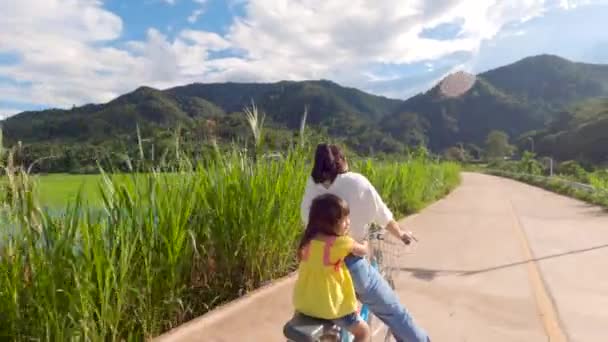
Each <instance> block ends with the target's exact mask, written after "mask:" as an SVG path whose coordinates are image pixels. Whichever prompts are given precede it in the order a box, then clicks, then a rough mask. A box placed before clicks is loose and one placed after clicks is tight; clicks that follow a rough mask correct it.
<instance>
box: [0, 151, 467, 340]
mask: <svg viewBox="0 0 608 342" xmlns="http://www.w3.org/2000/svg"><path fill="white" fill-rule="evenodd" d="M310 155H311V153H310V151H308V150H306V149H304V148H295V149H293V150H291V151H289V152H288V153H286V154H285V155H284V158H283V159H281V160H268V159H261V158H260V159H255V158H251V157H250V156H247V155H244V154H243V153H240V152H238V150H236V149H235V150H234V151H232V152H226V153H223V154H220V153H219V152H217V155H216V157H215V158H214V159H213V161H211V162H208V163H207V164H206V165H204V166H203V165H194V166H193V165H192V163H188V162H184V163H181V164H180V165H182V166H180V167H179V169H175V170H173V171H172V172H160V171H159V170H158V169H150V170H148V172H145V173H137V174H135V173H134V174H132V175H126V176H122V177H110V176H108V175H103V177H102V181H101V182H100V184H99V192H100V196H101V198H102V200H101V203H102V204H101V205H100V206H99V207H97V208H93V207H86V206H84V205H83V203H84V202H83V200H82V198H81V197H77V198H75V199H74V200H73V201H72V202H71V204H70V205H69V206H68V207H67V208H66V210H65V212H64V213H62V214H61V215H59V216H57V215H51V214H50V213H48V212H46V211H45V210H44V209H40V208H39V206H38V205H37V198H36V192H35V191H33V190H32V189H31V184H33V182H32V181H31V180H30V179H29V176H28V175H27V173H26V172H24V171H19V172H10V174H11V177H12V178H11V179H12V184H14V186H13V187H12V188H11V189H12V190H11V191H13V194H12V195H11V199H12V201H13V202H11V204H10V210H5V211H0V223H3V227H2V229H5V228H4V227H7V226H8V225H9V224H10V225H12V226H15V227H17V232H16V233H15V232H10V233H8V234H7V235H6V236H5V237H3V238H2V240H0V339H5V338H6V339H11V340H30V339H42V340H49V341H50V340H53V341H55V340H62V341H63V340H73V339H77V340H121V339H128V340H131V339H137V340H140V339H142V338H147V337H151V336H155V335H157V334H159V333H161V332H163V331H165V330H167V329H170V328H172V327H175V326H176V325H179V324H181V323H183V322H185V321H187V320H189V319H191V318H193V317H195V316H198V315H200V314H202V313H204V312H206V311H208V310H209V309H211V308H213V307H214V306H216V305H218V304H219V303H222V302H225V301H228V300H231V299H233V298H235V297H238V296H239V295H242V294H243V293H245V292H247V291H249V290H251V289H254V288H256V287H258V286H260V285H261V284H262V283H264V282H265V281H268V280H271V279H275V278H277V277H280V276H282V275H285V274H287V273H288V272H290V271H291V270H293V268H294V258H293V256H294V253H293V250H294V244H295V243H296V241H297V239H298V237H299V234H300V232H301V228H302V227H301V223H300V217H299V204H300V197H301V196H302V192H303V188H304V185H305V182H306V179H307V176H308V173H309V167H310V166H309V165H310V163H309V160H308V158H309V156H310ZM354 168H360V170H358V171H362V172H363V173H365V174H367V175H368V176H369V177H370V179H371V180H372V182H373V183H374V184H376V185H377V186H378V188H379V189H380V191H381V193H382V195H383V196H384V197H385V198H386V199H387V201H388V203H389V205H390V206H391V207H392V208H393V209H394V210H395V211H396V213H409V212H412V211H415V210H418V209H420V208H421V207H422V206H423V205H424V204H425V203H428V202H430V201H432V200H433V199H435V198H437V197H438V196H441V195H443V194H445V193H446V191H448V190H449V189H451V188H452V187H453V186H454V185H455V184H456V183H457V180H458V169H457V167H456V166H454V165H452V164H440V163H437V162H433V161H429V160H427V159H421V158H417V159H414V160H411V161H409V162H406V163H401V164H399V163H392V164H377V163H373V162H371V161H368V162H365V164H359V165H355V167H354ZM1 235H2V234H0V236H1Z"/></svg>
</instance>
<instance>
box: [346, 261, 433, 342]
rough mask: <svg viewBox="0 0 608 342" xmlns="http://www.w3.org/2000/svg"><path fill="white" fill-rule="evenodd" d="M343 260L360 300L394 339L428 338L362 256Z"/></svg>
mask: <svg viewBox="0 0 608 342" xmlns="http://www.w3.org/2000/svg"><path fill="white" fill-rule="evenodd" d="M344 262H345V263H346V266H347V267H348V270H349V271H350V275H351V277H352V278H353V283H354V284H355V292H356V293H357V296H358V297H359V301H361V303H363V304H366V305H367V306H368V307H369V310H370V311H371V312H373V313H374V315H375V316H376V317H378V318H379V319H380V320H382V321H383V322H384V324H386V325H387V326H388V327H389V328H390V329H391V331H392V332H393V335H394V336H395V339H396V340H397V341H403V342H429V341H430V339H429V337H428V335H427V334H426V332H425V331H424V330H422V328H420V327H419V326H418V325H416V322H414V319H413V318H412V316H411V315H410V313H409V312H408V311H407V309H406V308H405V307H404V306H403V305H401V303H400V302H399V298H398V297H397V294H396V293H395V291H393V289H391V287H390V286H389V284H388V283H387V282H386V280H385V279H384V278H383V277H382V276H381V275H380V273H378V270H376V269H375V268H373V267H372V265H371V264H370V263H369V262H368V261H367V260H366V259H365V258H362V257H358V256H354V255H349V256H347V257H346V259H345V260H344Z"/></svg>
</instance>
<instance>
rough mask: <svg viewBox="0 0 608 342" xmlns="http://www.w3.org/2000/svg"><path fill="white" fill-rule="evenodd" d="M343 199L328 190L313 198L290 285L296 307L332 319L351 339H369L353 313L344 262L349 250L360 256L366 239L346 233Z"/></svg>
mask: <svg viewBox="0 0 608 342" xmlns="http://www.w3.org/2000/svg"><path fill="white" fill-rule="evenodd" d="M348 215H349V209H348V205H347V203H346V201H344V200H343V199H341V198H340V197H338V196H336V195H332V194H325V195H321V196H319V197H317V198H315V199H314V200H313V201H312V204H311V206H310V213H309V221H308V226H307V227H306V231H305V232H304V235H303V237H302V240H301V241H300V245H299V248H298V258H299V260H300V265H299V268H298V279H297V281H296V285H295V289H294V306H295V309H296V311H298V312H300V313H302V314H304V315H307V316H311V317H317V318H322V319H327V320H331V321H333V322H334V323H335V324H337V325H338V326H340V327H342V328H345V329H348V331H350V332H351V333H352V334H353V335H354V336H355V341H356V342H358V341H369V340H370V332H369V327H368V325H367V323H366V322H365V321H363V320H362V319H361V317H360V316H359V314H358V313H357V298H356V296H355V290H354V286H353V281H352V279H351V276H350V273H349V272H348V269H347V268H346V266H345V265H344V262H343V261H344V258H345V257H346V256H347V255H348V254H350V253H352V254H355V255H359V256H364V255H366V254H367V253H368V246H367V242H365V243H363V244H360V243H357V242H355V240H353V239H352V238H350V237H349V236H348V230H349V228H350V219H349V217H348Z"/></svg>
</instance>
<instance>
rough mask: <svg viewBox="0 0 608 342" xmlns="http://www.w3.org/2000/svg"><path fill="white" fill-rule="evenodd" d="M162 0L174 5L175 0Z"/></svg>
mask: <svg viewBox="0 0 608 342" xmlns="http://www.w3.org/2000/svg"><path fill="white" fill-rule="evenodd" d="M162 1H163V2H164V3H166V4H169V5H171V6H173V5H175V3H176V2H177V0H162Z"/></svg>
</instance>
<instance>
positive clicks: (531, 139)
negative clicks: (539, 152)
mask: <svg viewBox="0 0 608 342" xmlns="http://www.w3.org/2000/svg"><path fill="white" fill-rule="evenodd" d="M528 139H529V140H530V145H531V146H532V153H534V139H533V138H532V137H528Z"/></svg>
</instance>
